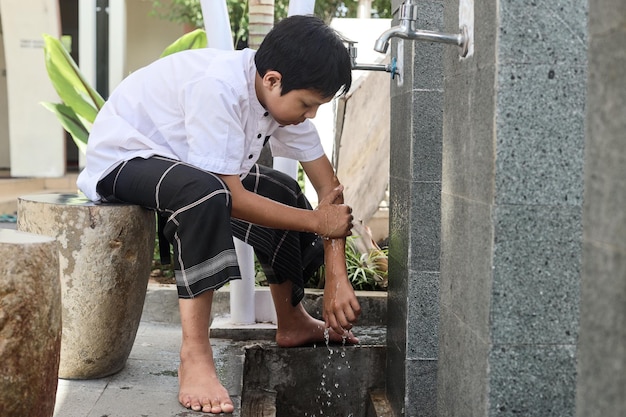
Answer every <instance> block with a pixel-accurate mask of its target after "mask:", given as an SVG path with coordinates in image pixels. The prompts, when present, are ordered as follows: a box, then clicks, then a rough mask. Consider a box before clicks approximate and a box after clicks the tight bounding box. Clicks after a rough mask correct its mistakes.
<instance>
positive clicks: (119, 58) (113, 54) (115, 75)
mask: <svg viewBox="0 0 626 417" xmlns="http://www.w3.org/2000/svg"><path fill="white" fill-rule="evenodd" d="M109 28H115V30H109V93H111V92H112V91H113V90H114V89H115V87H117V86H118V85H119V84H120V83H121V82H122V80H123V79H124V77H125V76H126V74H125V73H124V72H125V71H126V44H127V42H126V0H109Z"/></svg>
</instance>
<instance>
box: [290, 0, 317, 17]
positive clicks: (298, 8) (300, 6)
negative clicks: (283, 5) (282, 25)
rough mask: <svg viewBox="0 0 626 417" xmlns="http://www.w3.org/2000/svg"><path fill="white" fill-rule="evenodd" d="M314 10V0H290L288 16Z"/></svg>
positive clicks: (311, 12)
mask: <svg viewBox="0 0 626 417" xmlns="http://www.w3.org/2000/svg"><path fill="white" fill-rule="evenodd" d="M314 10H315V0H291V1H290V2H289V10H288V11H287V15H288V16H294V15H297V14H313V11H314Z"/></svg>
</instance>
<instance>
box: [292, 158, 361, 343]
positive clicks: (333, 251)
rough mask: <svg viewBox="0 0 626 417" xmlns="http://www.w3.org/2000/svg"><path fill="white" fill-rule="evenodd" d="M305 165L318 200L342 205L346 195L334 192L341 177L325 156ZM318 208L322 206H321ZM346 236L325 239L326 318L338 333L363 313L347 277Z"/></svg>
mask: <svg viewBox="0 0 626 417" xmlns="http://www.w3.org/2000/svg"><path fill="white" fill-rule="evenodd" d="M301 164H302V168H303V169H304V171H305V172H306V174H307V176H308V177H309V180H310V181H311V183H312V184H313V187H315V191H316V192H317V195H318V199H319V201H328V200H329V199H330V198H332V200H331V203H334V204H343V194H341V193H340V194H338V195H335V194H334V193H333V190H334V189H336V187H337V186H339V185H340V184H339V180H338V179H337V177H336V176H335V171H334V169H333V168H332V165H331V164H330V161H329V160H328V158H327V157H326V156H322V157H321V158H318V159H316V160H314V161H310V162H302V163H301ZM318 208H319V206H318ZM345 245H346V240H345V238H343V237H341V238H335V239H324V263H325V265H326V281H325V284H324V311H323V314H324V321H325V322H326V326H329V327H331V328H332V329H333V330H334V331H335V332H337V333H339V334H344V332H345V330H350V329H351V328H352V324H353V323H354V322H355V321H356V320H357V318H358V317H359V315H360V314H361V307H360V305H359V302H358V300H357V298H356V295H355V293H354V289H353V287H352V284H351V283H350V281H349V280H348V272H347V269H346V253H345Z"/></svg>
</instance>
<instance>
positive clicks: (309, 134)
mask: <svg viewBox="0 0 626 417" xmlns="http://www.w3.org/2000/svg"><path fill="white" fill-rule="evenodd" d="M272 139H273V140H270V148H271V150H272V155H273V156H281V157H284V158H290V159H295V160H297V161H302V162H307V161H313V160H315V159H317V158H319V157H320V156H322V155H324V148H323V147H322V143H321V141H320V137H319V134H318V133H317V129H316V128H315V125H314V124H313V123H311V121H310V120H305V121H304V122H303V123H300V124H299V125H290V126H284V127H279V128H278V129H276V131H275V132H274V133H273V134H272Z"/></svg>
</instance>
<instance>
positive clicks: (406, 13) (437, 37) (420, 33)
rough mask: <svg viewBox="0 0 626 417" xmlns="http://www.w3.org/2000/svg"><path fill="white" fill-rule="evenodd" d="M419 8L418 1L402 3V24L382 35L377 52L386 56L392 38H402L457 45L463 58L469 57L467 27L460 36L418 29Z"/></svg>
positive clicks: (378, 40)
mask: <svg viewBox="0 0 626 417" xmlns="http://www.w3.org/2000/svg"><path fill="white" fill-rule="evenodd" d="M417 7H418V6H417V2H416V0H406V1H405V2H404V3H402V5H401V6H400V19H399V20H400V24H399V25H398V26H393V27H391V28H389V29H387V30H386V31H384V32H383V33H382V34H381V35H380V37H379V38H378V39H377V40H376V43H375V45H374V50H375V51H377V52H380V53H383V54H384V53H386V52H387V48H388V47H389V41H390V40H391V38H401V39H409V40H411V39H412V40H418V41H426V42H440V43H448V44H452V45H457V46H459V47H460V48H461V56H465V55H467V48H468V43H469V37H468V34H467V28H466V27H465V26H463V27H462V28H461V33H459V34H447V33H440V32H433V31H430V30H420V29H417V28H416V22H417Z"/></svg>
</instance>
